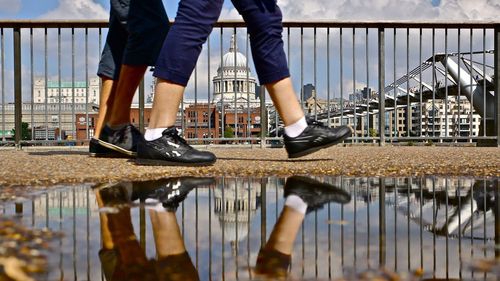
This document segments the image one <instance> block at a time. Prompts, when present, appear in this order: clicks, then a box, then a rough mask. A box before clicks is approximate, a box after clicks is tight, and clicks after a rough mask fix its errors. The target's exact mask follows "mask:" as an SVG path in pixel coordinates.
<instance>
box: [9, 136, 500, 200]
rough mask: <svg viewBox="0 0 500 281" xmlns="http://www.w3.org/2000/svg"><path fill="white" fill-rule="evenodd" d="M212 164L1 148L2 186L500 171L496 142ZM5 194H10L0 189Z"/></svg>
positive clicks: (281, 154)
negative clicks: (492, 145) (173, 164)
mask: <svg viewBox="0 0 500 281" xmlns="http://www.w3.org/2000/svg"><path fill="white" fill-rule="evenodd" d="M209 150H210V151H212V152H214V153H215V154H216V155H217V157H218V161H217V162H216V163H215V165H213V166H210V167H202V168H200V167H197V168H189V167H188V168H187V167H155V166H152V167H151V166H138V165H136V164H135V162H134V161H133V160H130V159H96V158H91V157H88V156H87V151H86V148H84V147H83V148H80V149H72V150H70V149H64V148H57V147H48V148H39V147H37V148H31V147H27V148H26V150H25V151H15V150H12V149H10V150H0V159H1V160H2V161H1V162H2V168H1V169H0V186H11V185H24V186H43V185H45V186H52V185H54V184H59V183H65V184H67V183H84V182H93V183H96V182H108V181H134V180H149V179H159V178H163V177H168V176H233V177H242V176H258V177H264V176H291V175H330V176H338V175H343V176H365V177H370V176H391V177H394V176H421V175H446V176H477V177H483V176H486V177H500V164H499V163H500V148H477V147H439V146H433V147H417V146H408V147H397V146H387V147H374V146H353V147H340V146H336V147H332V148H329V149H325V150H322V151H319V152H317V153H314V154H312V155H309V156H306V157H303V158H299V159H294V160H290V159H287V156H286V152H285V150H284V149H260V148H253V149H252V148H233V147H226V148H209ZM5 196H8V195H4V197H5Z"/></svg>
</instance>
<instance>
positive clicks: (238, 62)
mask: <svg viewBox="0 0 500 281" xmlns="http://www.w3.org/2000/svg"><path fill="white" fill-rule="evenodd" d="M235 53H236V54H235ZM235 66H236V68H246V67H247V58H246V57H245V55H243V54H242V53H240V52H238V47H237V46H236V40H235V38H234V35H233V36H232V37H231V46H230V47H229V52H227V53H226V54H224V56H223V57H222V67H223V68H225V69H231V68H234V67H235ZM219 69H220V65H219Z"/></svg>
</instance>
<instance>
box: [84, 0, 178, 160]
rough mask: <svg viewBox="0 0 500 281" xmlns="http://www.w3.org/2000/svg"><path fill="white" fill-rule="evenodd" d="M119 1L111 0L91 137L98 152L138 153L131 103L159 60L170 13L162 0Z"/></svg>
mask: <svg viewBox="0 0 500 281" xmlns="http://www.w3.org/2000/svg"><path fill="white" fill-rule="evenodd" d="M126 2H127V1H121V2H120V4H123V3H126ZM113 4H115V5H113ZM116 5H118V4H117V3H115V2H113V1H112V5H111V6H112V10H111V13H112V16H111V19H110V20H113V21H112V22H111V23H110V30H109V33H108V37H107V41H106V46H105V48H104V50H103V56H102V59H101V63H100V65H99V74H100V76H101V77H103V91H102V93H101V98H102V100H101V107H102V108H100V111H99V119H98V122H97V123H98V128H97V129H98V130H97V132H98V133H99V134H97V135H96V137H97V138H98V139H94V140H92V142H93V143H92V142H91V146H92V145H93V144H94V148H95V147H98V146H96V145H95V144H96V143H97V144H98V145H99V146H100V147H99V148H100V151H99V152H101V151H107V152H110V151H113V152H119V153H121V154H122V155H127V156H135V154H136V151H137V142H138V139H140V138H142V135H141V133H140V132H139V131H138V130H137V129H136V128H135V127H134V126H133V125H132V124H130V106H131V104H132V100H133V97H134V94H135V92H136V90H137V87H138V86H139V83H140V81H141V80H142V78H143V76H144V73H145V71H146V69H147V66H148V65H153V64H154V63H155V61H156V58H157V56H158V53H159V51H160V49H161V46H162V44H163V39H164V38H165V36H166V33H167V31H168V17H167V15H166V12H165V10H164V7H163V3H162V2H161V1H160V0H131V1H130V7H129V8H128V9H122V8H123V7H122V6H120V5H118V6H120V7H114V6H116ZM113 15H116V16H115V17H113ZM104 77H113V79H112V80H111V79H105V78H104ZM101 128H102V129H101ZM91 148H92V147H91ZM91 155H92V150H91Z"/></svg>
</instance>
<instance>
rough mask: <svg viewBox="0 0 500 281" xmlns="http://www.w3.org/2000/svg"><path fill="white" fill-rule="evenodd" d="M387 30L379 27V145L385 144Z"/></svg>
mask: <svg viewBox="0 0 500 281" xmlns="http://www.w3.org/2000/svg"><path fill="white" fill-rule="evenodd" d="M384 88H385V30H384V28H379V29H378V132H379V145H380V146H384V145H385V93H384Z"/></svg>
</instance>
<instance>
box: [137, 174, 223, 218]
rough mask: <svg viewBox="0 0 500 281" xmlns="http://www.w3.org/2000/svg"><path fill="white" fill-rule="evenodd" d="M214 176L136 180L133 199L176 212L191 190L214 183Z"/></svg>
mask: <svg viewBox="0 0 500 281" xmlns="http://www.w3.org/2000/svg"><path fill="white" fill-rule="evenodd" d="M214 183H215V180H214V179H213V178H197V177H180V178H167V179H161V180H154V181H145V182H135V183H134V187H133V192H132V200H133V201H135V200H137V199H139V200H140V201H143V202H145V203H146V204H153V205H158V204H161V208H164V209H166V210H167V211H171V212H175V210H177V207H179V204H180V203H181V202H182V201H184V200H185V199H186V197H187V195H188V194H189V192H190V191H191V190H193V189H194V188H196V187H198V186H209V185H213V184H214Z"/></svg>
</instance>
